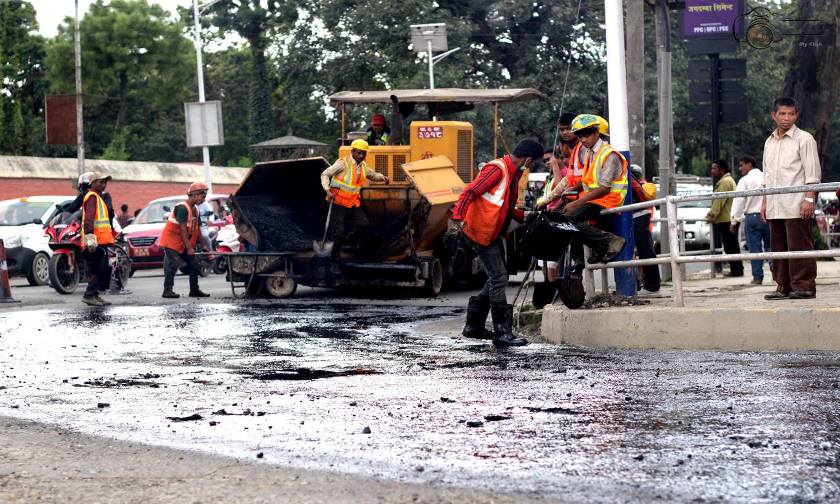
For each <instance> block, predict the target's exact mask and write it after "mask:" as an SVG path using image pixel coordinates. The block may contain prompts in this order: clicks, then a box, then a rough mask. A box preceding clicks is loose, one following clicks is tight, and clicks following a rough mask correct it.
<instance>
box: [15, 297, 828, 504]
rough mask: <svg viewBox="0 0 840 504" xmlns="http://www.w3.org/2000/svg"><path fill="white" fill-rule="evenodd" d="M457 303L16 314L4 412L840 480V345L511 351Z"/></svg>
mask: <svg viewBox="0 0 840 504" xmlns="http://www.w3.org/2000/svg"><path fill="white" fill-rule="evenodd" d="M453 315H456V312H454V311H452V310H451V309H448V308H423V307H411V306H367V307H365V306H359V305H339V306H335V305H329V306H316V305H311V304H309V305H274V306H272V305H258V306H247V305H246V306H228V305H201V306H197V305H189V304H183V305H177V306H174V305H173V306H157V307H109V308H106V309H78V310H73V311H66V310H65V311H58V310H55V311H49V310H45V311H35V312H16V313H5V314H2V315H0V331H2V332H0V349H1V350H2V352H1V353H2V355H0V414H3V415H9V416H15V417H20V418H26V419H31V420H37V421H44V422H50V423H56V424H59V425H62V426H65V427H68V428H71V429H76V430H80V431H82V432H86V433H91V434H97V435H103V436H109V437H114V438H119V439H127V440H132V441H140V442H146V443H152V444H160V445H166V446H172V447H178V448H190V449H199V450H204V451H208V452H214V453H220V454H225V455H233V456H239V457H245V458H251V459H256V457H257V456H258V454H261V456H260V459H261V460H262V461H265V462H270V463H277V464H284V465H293V466H297V467H306V468H316V469H330V470H338V471H345V472H350V473H356V474H363V475H369V476H376V477H384V478H393V479H398V480H402V481H414V482H425V483H435V484H455V485H468V486H469V485H472V486H476V487H481V488H484V489H489V490H498V491H505V492H526V493H529V494H535V495H541V496H546V497H560V498H564V499H571V500H586V501H592V500H595V501H614V500H626V499H630V500H634V499H637V500H645V501H647V500H655V499H660V500H679V501H686V500H692V499H700V500H723V501H747V500H749V501H753V500H758V501H761V500H766V501H832V500H833V501H837V500H838V499H840V489H839V488H838V482H840V460H839V458H840V402H838V398H840V391H839V390H838V383H839V382H840V356H838V354H834V353H816V352H814V353H755V352H752V353H737V352H726V353H723V352H681V351H668V352H654V351H594V350H581V349H573V348H563V347H555V346H549V345H529V346H528V347H524V348H520V349H514V350H509V351H496V350H493V349H492V347H491V346H489V344H488V343H487V342H483V341H476V340H465V339H463V338H460V337H458V336H457V334H456V331H452V330H451V328H453V327H456V326H457V322H453V320H452V317H453ZM459 316H460V315H459ZM33 456H37V454H33ZM418 468H420V469H418Z"/></svg>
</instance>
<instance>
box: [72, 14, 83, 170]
mask: <svg viewBox="0 0 840 504" xmlns="http://www.w3.org/2000/svg"><path fill="white" fill-rule="evenodd" d="M73 45H74V46H75V48H74V49H75V52H76V157H77V158H78V160H79V175H80V176H81V174H82V173H84V172H85V133H84V120H83V118H82V109H83V107H82V43H81V41H80V34H79V0H76V30H75V34H74V36H73Z"/></svg>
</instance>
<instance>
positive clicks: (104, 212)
mask: <svg viewBox="0 0 840 504" xmlns="http://www.w3.org/2000/svg"><path fill="white" fill-rule="evenodd" d="M91 196H93V197H95V198H96V218H95V219H94V220H93V235H94V236H96V243H98V244H99V245H111V244H112V243H114V241H115V240H114V232H113V231H112V230H111V219H109V218H108V206H107V205H105V200H104V199H103V198H102V196H100V195H99V194H97V193H96V192H94V191H88V193H87V194H85V198H84V199H83V200H82V243H84V242H85V203H87V200H88V199H89V198H90V197H91Z"/></svg>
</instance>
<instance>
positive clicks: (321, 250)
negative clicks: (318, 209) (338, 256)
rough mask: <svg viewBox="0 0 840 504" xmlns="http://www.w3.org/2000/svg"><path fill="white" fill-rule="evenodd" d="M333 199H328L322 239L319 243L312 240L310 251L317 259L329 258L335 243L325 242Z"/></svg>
mask: <svg viewBox="0 0 840 504" xmlns="http://www.w3.org/2000/svg"><path fill="white" fill-rule="evenodd" d="M334 201H335V197H332V198H330V208H329V210H327V222H326V224H324V237H323V238H321V240H320V241H318V240H314V241H313V242H312V249H313V250H314V251H315V255H316V256H318V257H329V256H330V255H331V254H332V250H333V245H335V243H333V242H328V241H327V231H329V229H330V216H332V207H333V202H334Z"/></svg>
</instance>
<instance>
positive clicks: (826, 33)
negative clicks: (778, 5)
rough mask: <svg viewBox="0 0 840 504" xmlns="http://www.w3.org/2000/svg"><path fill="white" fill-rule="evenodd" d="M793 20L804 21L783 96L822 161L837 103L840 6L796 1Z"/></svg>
mask: <svg viewBox="0 0 840 504" xmlns="http://www.w3.org/2000/svg"><path fill="white" fill-rule="evenodd" d="M794 19H797V20H807V21H805V22H801V23H797V24H798V25H799V26H797V28H798V30H799V32H800V33H801V35H798V36H797V37H796V43H795V44H794V46H793V51H792V52H791V54H790V60H789V61H790V63H789V70H788V74H787V78H786V79H785V88H784V95H785V96H793V97H795V98H797V100H798V102H799V109H800V110H799V117H800V119H799V123H800V126H802V127H803V128H806V129H810V130H812V131H814V133H815V134H814V138H815V139H816V141H817V147H818V149H819V153H820V158H821V159H823V160H824V159H825V153H826V149H827V148H828V137H829V130H830V128H831V116H832V115H833V114H834V111H835V109H836V108H837V103H838V99H840V40H838V35H837V33H838V30H840V28H839V27H840V2H837V1H836V0H799V2H798V5H797V10H796V17H795V18H794Z"/></svg>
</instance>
